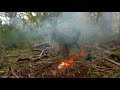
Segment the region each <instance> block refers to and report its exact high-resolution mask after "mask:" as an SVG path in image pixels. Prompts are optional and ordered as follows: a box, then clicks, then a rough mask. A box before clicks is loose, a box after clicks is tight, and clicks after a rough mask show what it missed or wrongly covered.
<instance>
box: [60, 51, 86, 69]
mask: <svg viewBox="0 0 120 90" xmlns="http://www.w3.org/2000/svg"><path fill="white" fill-rule="evenodd" d="M84 54H85V53H84V52H79V53H77V54H75V55H74V56H73V57H72V58H70V59H68V60H64V61H63V62H62V63H60V64H59V65H58V68H59V69H61V68H63V67H67V66H69V65H70V63H72V62H73V61H74V60H75V59H76V58H78V57H79V56H83V55H84Z"/></svg>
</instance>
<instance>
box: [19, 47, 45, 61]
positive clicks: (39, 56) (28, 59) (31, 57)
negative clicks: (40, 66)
mask: <svg viewBox="0 0 120 90" xmlns="http://www.w3.org/2000/svg"><path fill="white" fill-rule="evenodd" d="M45 50H46V49H44V50H42V52H41V53H40V55H38V56H37V57H36V58H34V56H30V57H28V58H23V59H21V58H19V59H18V60H17V61H25V60H27V61H37V60H40V59H41V56H42V54H43V53H44V51H45Z"/></svg>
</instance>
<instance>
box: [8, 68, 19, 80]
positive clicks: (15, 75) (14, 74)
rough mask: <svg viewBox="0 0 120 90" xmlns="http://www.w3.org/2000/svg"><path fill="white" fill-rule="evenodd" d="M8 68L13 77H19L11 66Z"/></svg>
mask: <svg viewBox="0 0 120 90" xmlns="http://www.w3.org/2000/svg"><path fill="white" fill-rule="evenodd" d="M9 69H10V71H11V74H12V75H13V76H14V77H15V78H19V77H18V75H17V74H16V73H15V72H14V71H13V68H12V67H10V68H9Z"/></svg>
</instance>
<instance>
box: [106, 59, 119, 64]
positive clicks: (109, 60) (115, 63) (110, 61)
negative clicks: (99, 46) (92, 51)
mask: <svg viewBox="0 0 120 90" xmlns="http://www.w3.org/2000/svg"><path fill="white" fill-rule="evenodd" d="M105 60H107V61H109V62H111V63H114V64H116V65H118V66H120V63H118V62H115V61H113V60H111V59H109V58H105Z"/></svg>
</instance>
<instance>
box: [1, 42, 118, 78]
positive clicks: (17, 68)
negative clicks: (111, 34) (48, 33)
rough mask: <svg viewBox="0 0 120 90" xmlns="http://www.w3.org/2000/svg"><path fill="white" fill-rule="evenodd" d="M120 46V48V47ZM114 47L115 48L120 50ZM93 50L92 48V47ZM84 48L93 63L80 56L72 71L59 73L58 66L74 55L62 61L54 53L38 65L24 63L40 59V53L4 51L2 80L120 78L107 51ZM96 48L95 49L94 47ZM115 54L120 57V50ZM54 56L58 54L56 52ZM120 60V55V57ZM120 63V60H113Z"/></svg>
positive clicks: (116, 67)
mask: <svg viewBox="0 0 120 90" xmlns="http://www.w3.org/2000/svg"><path fill="white" fill-rule="evenodd" d="M119 45H120V44H119ZM119 45H113V46H112V47H110V48H109V51H111V52H112V51H114V50H112V49H113V48H118V47H120V46H119ZM88 46H90V45H88ZM88 46H84V47H83V50H84V52H86V53H87V52H88V50H89V51H90V53H91V55H92V57H93V59H92V61H86V60H85V56H80V57H78V58H77V59H75V60H74V61H73V62H72V63H71V64H70V65H69V66H68V67H65V68H62V69H59V68H58V65H59V64H60V63H61V62H62V61H64V60H66V59H68V58H70V57H72V56H73V55H74V54H75V52H74V53H72V54H71V55H69V56H67V57H62V56H61V54H59V53H58V54H55V53H52V54H51V55H49V53H47V55H44V56H43V57H41V58H40V59H38V60H36V61H34V60H33V61H32V60H29V59H28V60H23V61H18V60H19V59H21V58H28V57H30V56H36V55H40V54H41V52H40V51H32V50H31V49H12V50H2V51H1V52H0V77H1V78H119V77H120V66H119V65H116V64H114V63H111V62H109V61H108V60H106V59H105V58H110V56H109V55H108V54H106V53H105V52H104V51H102V50H99V49H96V48H95V47H92V48H91V47H88ZM91 46H93V45H91ZM116 50H117V51H116V52H115V51H114V52H113V53H117V54H119V53H120V49H119V48H118V49H116ZM53 52H54V51H53ZM118 57H119V55H118ZM110 60H114V61H116V62H118V63H119V59H118V58H117V59H116V58H110Z"/></svg>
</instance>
